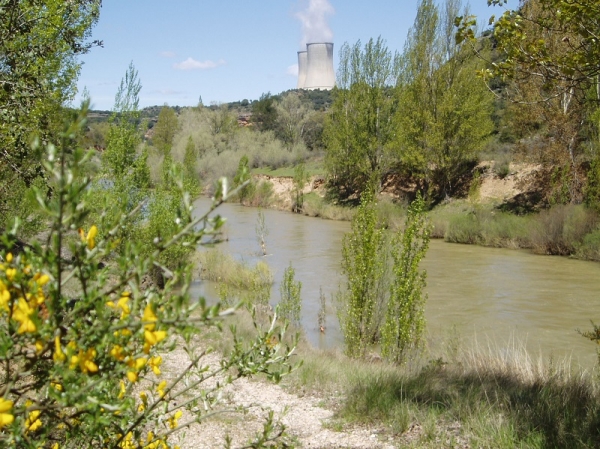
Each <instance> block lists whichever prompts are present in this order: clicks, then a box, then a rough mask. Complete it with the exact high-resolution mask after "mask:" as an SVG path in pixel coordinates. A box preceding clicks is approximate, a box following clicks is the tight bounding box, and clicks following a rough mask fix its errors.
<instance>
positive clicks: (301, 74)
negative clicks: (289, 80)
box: [298, 42, 335, 90]
mask: <svg viewBox="0 0 600 449" xmlns="http://www.w3.org/2000/svg"><path fill="white" fill-rule="evenodd" d="M302 54H305V55H306V56H303V55H302ZM303 58H306V62H303V61H302V59H303ZM303 66H304V67H305V70H303ZM303 78H304V79H303ZM333 86H335V73H334V71H333V44H332V43H330V42H326V43H310V44H306V52H301V51H299V52H298V88H299V89H323V90H329V89H333Z"/></svg>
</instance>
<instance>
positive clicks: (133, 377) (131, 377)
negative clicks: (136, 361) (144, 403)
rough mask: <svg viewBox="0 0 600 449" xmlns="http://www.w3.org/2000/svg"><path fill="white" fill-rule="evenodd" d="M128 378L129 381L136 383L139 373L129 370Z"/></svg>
mask: <svg viewBox="0 0 600 449" xmlns="http://www.w3.org/2000/svg"><path fill="white" fill-rule="evenodd" d="M127 379H129V382H131V383H135V382H137V380H138V375H137V373H136V372H135V371H127Z"/></svg>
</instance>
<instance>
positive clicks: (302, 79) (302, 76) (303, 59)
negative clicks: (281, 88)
mask: <svg viewBox="0 0 600 449" xmlns="http://www.w3.org/2000/svg"><path fill="white" fill-rule="evenodd" d="M307 63H308V58H307V55H306V50H304V51H299V52H298V86H297V89H304V86H305V84H306V65H307Z"/></svg>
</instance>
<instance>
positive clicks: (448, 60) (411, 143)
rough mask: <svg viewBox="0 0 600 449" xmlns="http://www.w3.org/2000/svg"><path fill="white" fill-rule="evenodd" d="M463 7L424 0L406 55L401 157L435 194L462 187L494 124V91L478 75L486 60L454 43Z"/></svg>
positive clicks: (400, 113)
mask: <svg viewBox="0 0 600 449" xmlns="http://www.w3.org/2000/svg"><path fill="white" fill-rule="evenodd" d="M459 8H460V2H459V0H447V1H446V3H445V8H444V12H443V14H442V15H441V16H440V14H439V11H438V8H437V6H436V5H435V4H434V2H433V1H432V0H422V1H421V2H420V3H419V7H418V11H417V17H416V19H415V22H414V25H413V27H412V28H411V30H410V31H409V34H408V38H407V41H406V45H405V49H404V52H403V54H402V58H401V69H400V83H399V87H398V90H399V96H400V103H401V104H402V108H400V109H399V110H398V114H397V116H396V123H397V126H398V128H399V132H398V134H397V137H398V140H397V146H396V151H397V152H398V153H397V159H398V160H399V161H400V162H401V163H402V165H404V166H405V167H407V168H408V169H409V170H411V171H412V172H413V174H417V175H418V176H419V177H421V179H422V180H423V181H424V182H425V184H426V190H427V191H428V193H430V194H432V196H433V199H439V198H443V197H444V196H447V195H452V194H454V193H455V192H456V188H457V184H458V181H459V179H460V177H461V176H462V175H463V174H465V172H466V171H467V170H468V169H469V162H471V161H473V160H475V159H476V155H477V152H478V151H479V150H480V149H481V145H482V144H483V142H484V141H485V139H486V138H487V137H488V136H489V135H490V133H491V132H492V130H493V122H492V120H491V113H492V106H493V103H492V101H493V96H492V94H491V93H490V92H489V91H488V90H487V88H486V86H485V84H484V83H482V82H481V81H480V80H478V79H477V78H476V75H475V73H476V70H477V68H478V64H479V65H481V62H479V60H478V59H477V58H474V57H473V55H472V54H471V52H470V51H468V50H467V48H465V45H455V44H454V29H453V19H454V17H455V16H456V15H457V14H458V11H459Z"/></svg>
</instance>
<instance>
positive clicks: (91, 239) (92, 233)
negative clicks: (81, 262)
mask: <svg viewBox="0 0 600 449" xmlns="http://www.w3.org/2000/svg"><path fill="white" fill-rule="evenodd" d="M96 235H98V228H97V227H96V225H94V226H92V227H91V228H90V230H89V231H88V233H87V235H86V233H85V231H84V230H83V229H81V228H79V236H80V237H81V241H82V242H84V243H87V247H88V249H94V247H95V246H96Z"/></svg>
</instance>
